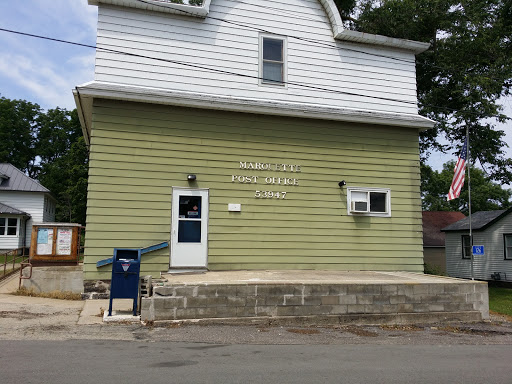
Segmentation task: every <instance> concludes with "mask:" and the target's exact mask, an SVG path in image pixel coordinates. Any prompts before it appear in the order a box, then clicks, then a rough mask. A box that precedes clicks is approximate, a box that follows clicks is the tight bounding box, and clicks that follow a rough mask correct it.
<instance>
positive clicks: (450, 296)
mask: <svg viewBox="0 0 512 384" xmlns="http://www.w3.org/2000/svg"><path fill="white" fill-rule="evenodd" d="M347 274H349V275H347ZM276 275H278V276H276ZM347 276H350V279H347V278H344V277H347ZM356 276H358V278H356ZM166 277H167V280H168V281H167V282H166V283H165V285H164V286H156V287H154V288H153V296H151V297H149V298H143V299H142V307H141V320H143V321H152V322H155V321H156V322H158V321H184V320H186V321H202V322H205V321H206V322H226V321H228V322H229V321H235V320H236V321H238V322H240V321H242V322H254V321H272V322H274V323H275V322H281V323H283V322H284V323H286V322H306V323H307V322H313V323H315V324H316V323H331V324H332V323H334V324H345V323H361V324H373V323H375V324H382V323H385V324H404V323H421V322H428V323H433V322H444V321H481V320H486V319H488V318H489V303H488V292H487V283H484V282H478V281H467V280H460V279H451V278H444V277H436V276H428V275H421V274H414V273H399V272H397V273H391V272H386V273H379V272H326V271H323V272H322V271H288V272H284V271H283V272H273V271H272V272H269V271H266V272H265V271H261V272H253V271H242V272H236V273H235V272H208V273H206V274H203V275H199V276H194V275H189V276H181V277H176V276H172V275H166ZM277 277H279V278H277Z"/></svg>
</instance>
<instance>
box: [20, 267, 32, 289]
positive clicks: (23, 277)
mask: <svg viewBox="0 0 512 384" xmlns="http://www.w3.org/2000/svg"><path fill="white" fill-rule="evenodd" d="M25 267H30V273H29V274H28V276H23V268H25ZM31 278H32V264H30V261H29V262H28V263H21V264H20V282H19V284H18V289H21V280H23V279H31Z"/></svg>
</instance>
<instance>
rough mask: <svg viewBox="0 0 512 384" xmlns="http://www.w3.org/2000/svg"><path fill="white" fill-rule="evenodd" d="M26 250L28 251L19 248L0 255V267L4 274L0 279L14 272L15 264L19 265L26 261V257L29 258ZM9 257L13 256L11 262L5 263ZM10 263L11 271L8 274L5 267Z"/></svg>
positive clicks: (26, 248) (24, 248)
mask: <svg viewBox="0 0 512 384" xmlns="http://www.w3.org/2000/svg"><path fill="white" fill-rule="evenodd" d="M28 249H29V248H28V247H21V248H16V249H11V250H9V251H6V252H3V253H0V258H1V257H2V256H3V258H4V262H3V263H2V264H0V267H1V266H2V265H3V272H4V273H3V275H2V276H0V279H1V278H4V277H6V276H8V275H10V274H11V273H13V272H15V271H16V264H17V263H20V264H21V263H23V262H24V261H25V260H26V259H28V257H29V254H28ZM20 252H21V255H20V254H19V253H20ZM9 256H13V258H12V260H10V261H7V258H8V257H9ZM11 262H12V271H9V273H7V265H8V264H11Z"/></svg>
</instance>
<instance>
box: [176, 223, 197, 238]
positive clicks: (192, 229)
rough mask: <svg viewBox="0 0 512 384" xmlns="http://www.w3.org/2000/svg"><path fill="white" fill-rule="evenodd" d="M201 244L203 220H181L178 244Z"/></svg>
mask: <svg viewBox="0 0 512 384" xmlns="http://www.w3.org/2000/svg"><path fill="white" fill-rule="evenodd" d="M200 242H201V220H197V221H196V220H194V221H188V220H179V222H178V243H200Z"/></svg>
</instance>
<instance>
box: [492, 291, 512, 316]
mask: <svg viewBox="0 0 512 384" xmlns="http://www.w3.org/2000/svg"><path fill="white" fill-rule="evenodd" d="M489 309H490V310H491V311H494V312H497V313H501V314H503V315H508V316H512V288H501V287H489Z"/></svg>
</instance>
